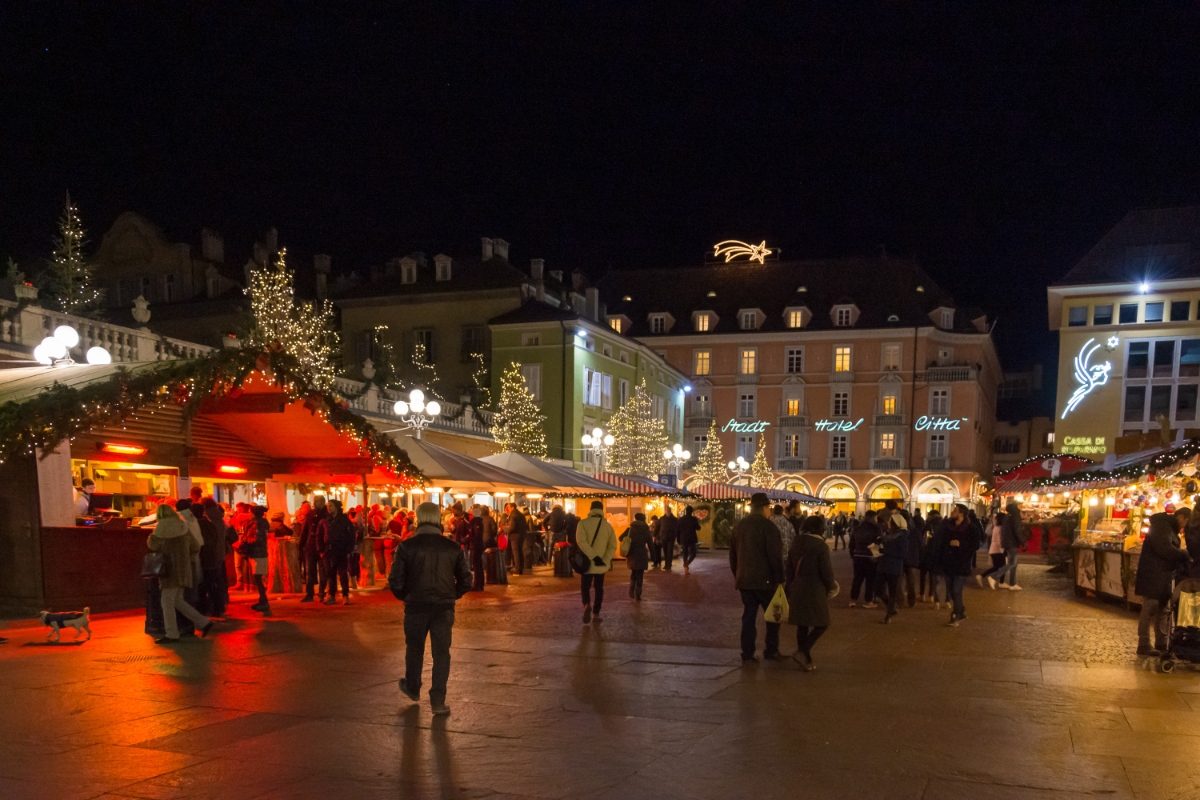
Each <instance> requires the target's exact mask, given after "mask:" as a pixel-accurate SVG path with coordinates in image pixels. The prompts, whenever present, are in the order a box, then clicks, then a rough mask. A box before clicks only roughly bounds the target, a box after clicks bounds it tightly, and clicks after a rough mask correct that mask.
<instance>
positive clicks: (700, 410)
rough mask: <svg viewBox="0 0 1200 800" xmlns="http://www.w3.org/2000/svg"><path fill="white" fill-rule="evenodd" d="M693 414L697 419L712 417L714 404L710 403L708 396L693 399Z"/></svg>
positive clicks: (699, 395)
mask: <svg viewBox="0 0 1200 800" xmlns="http://www.w3.org/2000/svg"><path fill="white" fill-rule="evenodd" d="M692 413H693V414H695V415H696V416H697V417H710V416H712V403H711V402H710V401H709V398H708V395H706V394H698V395H696V396H695V397H693V398H692Z"/></svg>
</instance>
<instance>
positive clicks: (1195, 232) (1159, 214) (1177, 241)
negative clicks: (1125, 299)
mask: <svg viewBox="0 0 1200 800" xmlns="http://www.w3.org/2000/svg"><path fill="white" fill-rule="evenodd" d="M1195 277H1200V206H1181V207H1178V208H1141V209H1136V210H1134V211H1130V212H1129V213H1128V214H1126V215H1125V217H1124V219H1122V220H1121V221H1120V222H1118V223H1117V224H1116V225H1115V226H1113V229H1112V230H1110V231H1109V232H1108V233H1106V234H1105V235H1104V238H1102V239H1101V240H1100V241H1099V242H1097V243H1096V245H1095V246H1094V247H1092V249H1091V250H1089V251H1088V253H1087V255H1085V256H1084V257H1083V258H1081V259H1080V260H1079V261H1078V263H1076V264H1075V266H1074V267H1072V268H1071V270H1070V271H1069V272H1068V273H1067V274H1066V275H1064V276H1063V277H1062V278H1061V279H1060V280H1059V281H1057V282H1056V283H1055V285H1056V286H1071V285H1080V284H1091V283H1140V282H1141V281H1145V280H1149V281H1154V280H1168V279H1172V278H1195Z"/></svg>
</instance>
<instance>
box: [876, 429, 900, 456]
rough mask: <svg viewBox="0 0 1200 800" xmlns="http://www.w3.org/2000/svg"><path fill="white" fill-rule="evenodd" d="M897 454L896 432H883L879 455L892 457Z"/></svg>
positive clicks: (880, 436) (880, 439) (880, 435)
mask: <svg viewBox="0 0 1200 800" xmlns="http://www.w3.org/2000/svg"><path fill="white" fill-rule="evenodd" d="M895 455H896V434H894V433H881V434H879V456H880V457H881V458H891V457H893V456H895Z"/></svg>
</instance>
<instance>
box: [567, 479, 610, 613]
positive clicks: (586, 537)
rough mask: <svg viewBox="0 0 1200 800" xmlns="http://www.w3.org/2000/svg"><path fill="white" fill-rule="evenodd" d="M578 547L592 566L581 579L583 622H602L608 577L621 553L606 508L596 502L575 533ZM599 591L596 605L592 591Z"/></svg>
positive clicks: (594, 501)
mask: <svg viewBox="0 0 1200 800" xmlns="http://www.w3.org/2000/svg"><path fill="white" fill-rule="evenodd" d="M575 545H576V547H578V548H579V550H580V551H581V552H582V553H583V554H584V555H585V556H587V559H588V561H590V562H591V566H590V567H588V571H587V572H585V573H583V574H582V575H580V576H579V577H580V582H581V583H580V594H581V595H582V597H583V622H584V624H585V625H586V624H587V623H589V622H592V621H595V622H600V607H601V606H602V605H603V604H604V575H605V573H607V572H608V571H609V570H610V569H612V560H613V556H614V555H615V554H616V552H617V537H616V534H614V533H613V529H612V526H611V525H609V524H608V522H607V521H606V520H605V519H604V504H603V503H601V502H600V501H599V500H593V501H592V507H591V510H590V511H588V515H587V517H586V518H585V519H583V520H581V521H580V523H579V526H578V527H577V528H576V529H575ZM593 586H594V587H595V588H596V595H595V601H593V600H592V587H593Z"/></svg>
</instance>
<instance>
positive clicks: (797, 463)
mask: <svg viewBox="0 0 1200 800" xmlns="http://www.w3.org/2000/svg"><path fill="white" fill-rule="evenodd" d="M775 469H777V470H781V471H783V472H795V471H796V470H801V469H808V459H807V458H779V459H776V460H775Z"/></svg>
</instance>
